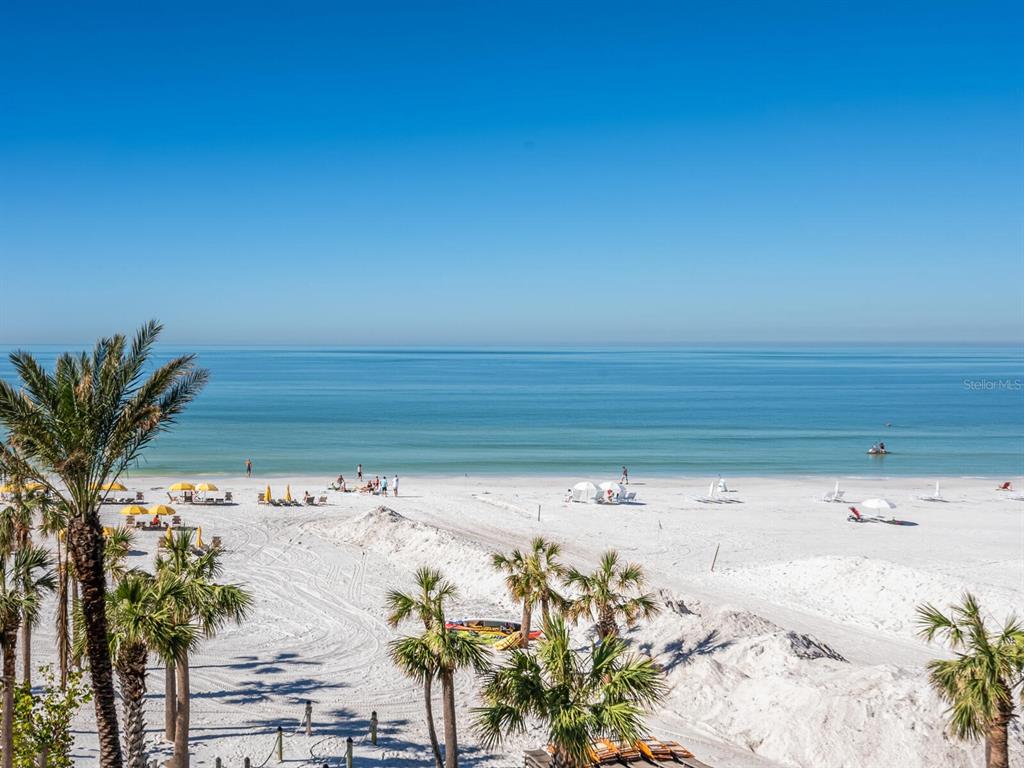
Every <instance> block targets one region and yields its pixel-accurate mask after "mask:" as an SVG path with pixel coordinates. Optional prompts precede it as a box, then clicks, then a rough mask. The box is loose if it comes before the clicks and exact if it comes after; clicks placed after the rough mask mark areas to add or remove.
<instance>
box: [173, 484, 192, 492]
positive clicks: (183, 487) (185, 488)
mask: <svg viewBox="0 0 1024 768" xmlns="http://www.w3.org/2000/svg"><path fill="white" fill-rule="evenodd" d="M195 489H196V487H195V486H194V485H192V483H175V484H174V485H172V486H171V487H170V488H169V489H168V490H171V491H194V490H195Z"/></svg>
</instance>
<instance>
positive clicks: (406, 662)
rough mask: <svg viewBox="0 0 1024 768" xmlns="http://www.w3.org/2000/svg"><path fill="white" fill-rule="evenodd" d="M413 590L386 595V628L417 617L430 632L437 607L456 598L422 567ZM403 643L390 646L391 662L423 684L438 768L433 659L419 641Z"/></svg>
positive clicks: (437, 573)
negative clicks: (449, 599) (412, 591)
mask: <svg viewBox="0 0 1024 768" xmlns="http://www.w3.org/2000/svg"><path fill="white" fill-rule="evenodd" d="M416 587H417V589H418V591H417V592H416V593H405V592H400V591H398V590H391V591H390V592H388V597H387V605H388V624H390V625H391V626H392V627H397V626H398V625H399V624H401V623H402V622H403V621H405V620H406V619H408V618H411V617H416V618H418V619H419V620H420V621H422V622H423V629H424V630H425V631H429V630H430V628H431V624H432V623H433V621H434V620H435V618H436V617H437V615H438V613H439V612H443V611H440V606H441V605H443V603H444V601H445V600H447V599H448V598H450V597H451V596H452V595H454V594H455V585H453V584H452V583H451V582H449V581H447V580H446V579H445V578H444V577H443V576H442V575H441V572H440V571H436V570H434V569H432V568H425V567H424V568H419V569H418V570H417V571H416ZM406 640H408V641H409V642H405V641H397V642H396V643H394V644H393V645H392V647H391V658H392V660H393V661H394V663H395V665H396V666H398V668H399V669H401V670H402V672H403V673H405V674H406V676H408V677H411V678H413V679H414V680H417V681H418V682H420V683H422V684H423V699H424V702H425V705H426V711H427V733H428V734H429V736H430V748H431V750H433V753H434V764H435V766H436V768H441V765H442V761H441V747H440V745H439V744H438V742H437V729H436V728H435V727H434V703H433V682H434V678H435V677H436V676H437V670H436V668H435V667H434V664H433V661H434V659H433V655H432V654H431V653H430V652H429V649H427V648H426V646H425V644H424V643H422V642H413V641H414V640H419V638H406Z"/></svg>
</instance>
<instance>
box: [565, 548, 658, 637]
mask: <svg viewBox="0 0 1024 768" xmlns="http://www.w3.org/2000/svg"><path fill="white" fill-rule="evenodd" d="M565 581H566V584H568V585H570V586H572V587H575V588H576V590H577V591H578V592H579V594H578V596H577V597H576V599H575V600H573V601H572V603H571V605H570V606H569V608H568V610H567V612H566V613H567V615H568V617H569V618H570V619H572V620H573V621H578V620H579V619H580V618H581V617H583V616H589V617H591V618H592V619H593V620H594V621H595V622H596V623H597V634H598V637H599V638H600V639H601V640H605V639H606V638H609V637H614V636H616V635H618V633H619V623H618V622H619V621H620V620H622V621H624V622H625V623H626V626H627V627H633V626H636V623H637V621H638V620H639V619H640V618H645V619H647V618H650V617H652V616H654V615H656V614H657V613H658V611H659V610H660V609H659V608H658V604H657V603H656V602H655V600H654V595H652V594H650V593H645V592H643V588H644V586H645V585H646V583H647V578H646V576H645V575H644V570H643V567H642V566H641V565H640V564H639V563H625V564H620V563H619V553H618V552H616V551H615V550H614V549H610V550H608V551H607V552H605V553H604V555H602V556H601V563H600V565H598V567H597V570H595V571H594V572H593V573H589V574H586V573H581V572H580V571H578V570H576V569H575V568H570V569H569V571H568V573H567V574H566V577H565Z"/></svg>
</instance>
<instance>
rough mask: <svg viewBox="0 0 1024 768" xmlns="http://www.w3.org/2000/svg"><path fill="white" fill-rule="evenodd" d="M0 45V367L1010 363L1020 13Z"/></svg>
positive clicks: (571, 11) (794, 9)
mask: <svg viewBox="0 0 1024 768" xmlns="http://www.w3.org/2000/svg"><path fill="white" fill-rule="evenodd" d="M3 15H4V19H3V23H2V24H0V78H2V79H3V82H2V88H3V109H2V112H0V261H2V268H3V271H2V283H3V284H4V286H7V287H5V288H4V289H3V290H2V294H0V296H2V297H0V343H8V344H12V343H14V344H30V343H43V342H58V343H63V342H79V341H83V340H87V339H90V338H92V337H95V336H98V335H101V334H106V333H110V332H112V331H115V330H129V329H131V328H133V327H134V326H136V325H137V324H139V323H140V322H142V321H143V320H145V319H147V318H149V317H159V318H160V319H162V320H163V321H164V323H165V324H166V326H167V332H166V335H165V338H166V339H167V340H168V341H172V342H178V343H303V344H461V343H465V344H481V343H483V344H516V343H530V344H532V343H541V342H546V343H553V344H558V343H588V344H589V343H593V344H616V343H641V344H657V343H672V342H694V341H696V342H711V343H715V342H745V341H765V342H779V341H843V342H860V341H901V340H914V341H932V342H936V341H1019V340H1020V339H1021V338H1022V337H1024V333H1022V329H1024V298H1022V295H1024V291H1022V285H1024V244H1022V231H1021V218H1020V212H1021V210H1022V208H1021V205H1022V202H1024V199H1022V198H1024V195H1022V182H1021V179H1022V178H1024V174H1022V172H1024V153H1022V143H1021V136H1022V135H1024V134H1022V127H1024V121H1022V116H1024V114H1022V113H1024V110H1022V101H1021V82H1022V74H1024V72H1022V69H1024V67H1022V57H1021V55H1020V52H1019V50H1018V49H1017V47H1016V43H1017V42H1019V41H1018V40H1017V39H1016V37H1017V35H1018V33H1019V30H1020V29H1021V22H1022V21H1024V13H1022V11H1021V9H1020V6H1019V5H1015V4H1010V3H1005V4H986V3H936V2H929V3H924V2H922V3H906V4H900V5H897V6H893V5H892V4H888V3H886V4H874V3H867V2H860V3H852V2H851V3H829V4H825V3H817V2H815V3H806V4H795V3H794V4H771V3H762V2H759V3H728V2H725V3H687V2H668V3H619V4H602V3H599V2H587V3H582V2H581V3H550V2H548V3H506V4H495V3H480V2H473V3H452V2H447V3H420V2H417V3H388V2H382V3H364V4H360V5H359V6H357V5H355V4H345V3H325V4H309V3H303V2H291V3H287V4H283V3H275V4H266V5H261V4H260V3H253V2H248V3H204V4H192V3H187V2H180V3H173V4H171V3H166V4H149V3H142V4H140V3H131V4H127V3H126V4H123V5H116V4H104V3H96V4H92V3H89V4H84V3H68V4H66V5H57V4H52V3H19V4H17V5H14V4H8V5H7V6H6V7H5V10H4V12H3ZM10 286H15V289H14V290H10Z"/></svg>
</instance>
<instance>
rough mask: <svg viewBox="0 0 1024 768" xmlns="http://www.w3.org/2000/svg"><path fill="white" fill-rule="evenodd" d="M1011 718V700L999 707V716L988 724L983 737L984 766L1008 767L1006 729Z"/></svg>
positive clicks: (1008, 754)
mask: <svg viewBox="0 0 1024 768" xmlns="http://www.w3.org/2000/svg"><path fill="white" fill-rule="evenodd" d="M1012 719H1013V700H1012V699H1011V700H1010V702H1009V705H1008V706H1007V705H1005V704H1004V705H1001V706H1000V707H999V716H998V717H997V718H996V719H995V721H994V722H993V723H992V725H990V726H989V729H988V735H987V736H986V737H985V768H1010V753H1009V749H1008V742H1009V739H1008V735H1009V734H1008V730H1009V725H1010V720H1012Z"/></svg>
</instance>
